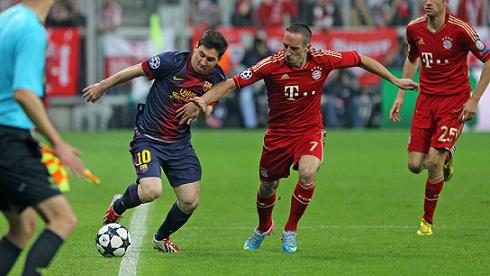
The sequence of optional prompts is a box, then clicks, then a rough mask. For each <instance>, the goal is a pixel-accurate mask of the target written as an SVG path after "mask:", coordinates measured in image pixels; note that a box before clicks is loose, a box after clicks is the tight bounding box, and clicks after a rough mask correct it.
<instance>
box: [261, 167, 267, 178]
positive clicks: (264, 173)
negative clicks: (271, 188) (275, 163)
mask: <svg viewBox="0 0 490 276" xmlns="http://www.w3.org/2000/svg"><path fill="white" fill-rule="evenodd" d="M260 175H262V176H263V177H268V176H269V174H268V173H267V169H266V168H260Z"/></svg>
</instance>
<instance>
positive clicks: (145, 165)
mask: <svg viewBox="0 0 490 276" xmlns="http://www.w3.org/2000/svg"><path fill="white" fill-rule="evenodd" d="M138 171H139V172H140V173H145V172H147V171H148V165H147V164H143V165H140V166H139V167H138Z"/></svg>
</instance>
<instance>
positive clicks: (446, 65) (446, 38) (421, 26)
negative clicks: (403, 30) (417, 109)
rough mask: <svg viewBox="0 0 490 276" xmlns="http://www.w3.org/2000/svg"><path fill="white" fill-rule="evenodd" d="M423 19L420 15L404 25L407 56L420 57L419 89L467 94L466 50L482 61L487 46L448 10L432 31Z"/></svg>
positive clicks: (489, 53) (488, 54)
mask: <svg viewBox="0 0 490 276" xmlns="http://www.w3.org/2000/svg"><path fill="white" fill-rule="evenodd" d="M427 21H428V18H427V16H423V17H420V18H418V19H415V20H413V21H412V22H410V23H409V24H408V26H407V40H408V44H409V46H410V50H409V53H408V58H409V59H410V60H411V61H414V60H415V59H416V58H418V57H420V61H421V70H420V92H421V93H424V94H430V95H454V94H459V93H468V95H469V93H470V92H471V86H470V83H469V77H468V61H467V55H468V52H469V51H471V52H472V53H473V54H474V55H475V56H476V57H477V58H478V59H480V60H481V61H482V62H485V61H487V60H488V59H490V50H489V49H488V47H487V46H486V45H485V44H484V43H483V42H482V41H481V40H480V38H479V37H478V34H477V33H476V32H475V30H473V28H472V27H471V26H470V25H468V23H466V22H464V21H463V20H461V19H459V18H457V17H455V16H453V15H451V14H449V13H447V14H446V21H445V23H444V25H443V26H442V28H441V29H440V30H439V31H437V32H436V33H433V32H431V31H429V29H428V28H427Z"/></svg>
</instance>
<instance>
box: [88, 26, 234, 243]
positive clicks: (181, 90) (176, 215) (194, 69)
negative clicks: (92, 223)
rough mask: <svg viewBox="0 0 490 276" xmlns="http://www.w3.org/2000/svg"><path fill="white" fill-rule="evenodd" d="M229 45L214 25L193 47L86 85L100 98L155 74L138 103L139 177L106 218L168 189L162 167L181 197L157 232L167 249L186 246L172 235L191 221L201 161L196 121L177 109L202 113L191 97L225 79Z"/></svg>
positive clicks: (134, 151)
mask: <svg viewBox="0 0 490 276" xmlns="http://www.w3.org/2000/svg"><path fill="white" fill-rule="evenodd" d="M227 47H228V43H227V42H226V40H225V38H224V37H223V35H222V34H221V33H219V32H216V31H211V30H208V31H206V32H204V34H203V35H202V36H201V38H200V40H199V43H198V45H197V47H196V48H194V50H193V51H192V52H178V51H174V52H163V53H161V54H159V55H156V56H154V57H151V58H150V59H148V60H145V61H143V62H142V63H140V64H136V65H133V66H130V67H128V68H126V69H124V70H122V71H120V72H118V73H116V74H114V75H112V76H110V77H108V78H107V79H104V80H102V81H101V82H99V83H96V84H93V85H90V86H88V87H86V88H85V89H84V90H83V92H84V93H83V98H84V99H85V100H86V101H87V102H91V103H94V102H96V101H97V100H98V99H99V98H100V97H101V96H102V95H103V94H104V93H105V92H106V91H107V90H108V89H109V88H111V87H113V86H115V85H117V84H120V83H123V82H125V81H128V80H131V79H133V78H136V77H140V76H145V75H146V76H147V77H148V79H150V80H152V79H154V80H155V81H154V82H153V85H152V87H151V89H150V93H149V95H148V98H147V100H146V103H145V104H144V105H139V106H138V115H137V118H136V126H135V128H134V137H133V140H132V141H131V143H130V151H131V155H132V158H133V164H134V167H135V169H136V173H137V179H136V183H134V184H132V185H130V186H129V187H128V188H127V189H126V191H125V193H124V194H123V195H122V196H121V195H115V196H114V198H113V200H112V202H111V205H110V206H109V208H108V210H107V212H106V215H105V217H104V224H108V223H113V222H118V221H119V219H120V218H121V215H122V214H123V213H124V211H125V210H126V209H129V208H134V207H136V206H138V205H140V204H142V203H147V202H151V201H153V200H155V199H156V198H158V197H159V196H160V194H161V193H162V181H161V177H160V168H161V169H163V171H164V173H165V175H166V176H167V179H168V181H169V182H170V185H171V186H172V188H173V189H174V191H175V195H176V196H177V201H176V202H175V203H174V205H173V206H172V208H171V209H170V211H169V212H168V214H167V217H166V219H165V221H164V222H163V224H162V225H161V226H160V228H159V229H158V231H157V233H156V234H155V236H154V237H153V247H154V248H155V249H158V250H160V251H163V252H172V253H179V252H180V251H181V250H180V248H178V247H177V246H176V245H175V244H173V243H172V242H171V241H170V239H169V236H170V234H171V233H173V232H175V231H177V230H178V229H179V228H180V227H182V225H184V224H185V223H186V222H187V220H188V219H189V217H190V216H191V215H192V213H193V211H194V210H195V209H196V208H197V206H198V203H199V181H200V180H201V165H200V163H199V159H198V158H197V155H196V153H195V151H194V149H193V148H192V145H191V142H190V138H191V134H190V127H189V126H188V125H185V124H184V125H180V124H179V118H178V117H177V110H178V109H179V108H183V109H189V110H190V111H192V110H194V111H195V112H196V114H197V113H198V112H199V111H198V108H197V107H196V106H195V105H194V104H193V103H192V102H190V100H191V99H192V98H193V97H195V96H201V95H203V94H204V93H206V91H208V90H209V89H210V88H211V87H212V86H213V85H214V84H216V83H219V82H221V81H223V80H225V75H224V73H223V70H222V69H221V68H220V67H219V65H218V61H219V60H220V58H221V57H222V56H223V54H224V53H225V51H226V48H227ZM210 110H211V107H209V109H208V112H210Z"/></svg>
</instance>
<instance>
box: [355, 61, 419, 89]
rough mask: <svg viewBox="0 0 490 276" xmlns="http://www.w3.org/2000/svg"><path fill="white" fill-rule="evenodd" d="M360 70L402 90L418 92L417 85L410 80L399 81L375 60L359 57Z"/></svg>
mask: <svg viewBox="0 0 490 276" xmlns="http://www.w3.org/2000/svg"><path fill="white" fill-rule="evenodd" d="M360 67H361V68H364V69H365V70H367V71H369V72H371V73H374V74H376V75H378V76H380V77H382V78H384V79H386V80H388V81H389V82H391V83H393V84H394V85H396V86H398V87H399V88H401V89H404V90H418V88H419V85H418V84H417V83H416V82H414V81H413V80H411V79H399V78H397V77H395V76H394V75H393V74H392V73H391V72H390V71H389V70H388V69H386V67H384V66H383V65H382V64H381V63H379V62H377V61H376V60H374V59H372V58H370V57H368V56H363V55H361V65H360Z"/></svg>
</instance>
